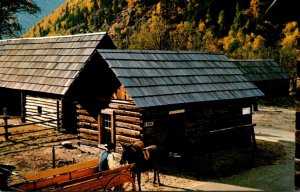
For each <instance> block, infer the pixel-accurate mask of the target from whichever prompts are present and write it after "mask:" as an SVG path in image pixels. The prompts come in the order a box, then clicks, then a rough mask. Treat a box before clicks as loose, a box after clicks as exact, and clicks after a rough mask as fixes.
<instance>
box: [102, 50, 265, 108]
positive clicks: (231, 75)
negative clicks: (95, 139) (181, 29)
mask: <svg viewBox="0 0 300 192" xmlns="http://www.w3.org/2000/svg"><path fill="white" fill-rule="evenodd" d="M98 52H99V53H100V55H101V56H102V58H103V59H104V60H105V61H106V62H107V64H108V65H109V67H110V68H111V69H112V71H113V72H114V73H115V75H116V76H117V78H118V79H119V80H120V82H121V83H122V84H123V85H124V87H125V88H126V90H127V91H128V93H129V95H130V96H131V97H132V99H133V101H134V102H135V103H136V105H137V106H138V107H140V108H145V107H153V106H164V105H173V104H183V103H195V102H206V101H217V100H231V99H241V98H251V97H258V96H263V93H262V92H261V91H260V90H259V89H258V88H257V87H256V86H255V85H254V84H253V83H251V82H249V81H248V80H247V79H246V78H245V77H244V75H243V73H242V72H241V71H240V70H239V69H238V68H237V67H236V66H235V65H234V64H233V63H232V62H231V61H229V60H228V59H227V57H225V56H224V55H222V54H212V53H204V52H189V51H179V52H177V51H134V50H131V51H130V50H98Z"/></svg>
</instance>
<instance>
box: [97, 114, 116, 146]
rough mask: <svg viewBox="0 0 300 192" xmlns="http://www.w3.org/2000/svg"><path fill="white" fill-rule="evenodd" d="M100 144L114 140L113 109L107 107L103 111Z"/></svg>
mask: <svg viewBox="0 0 300 192" xmlns="http://www.w3.org/2000/svg"><path fill="white" fill-rule="evenodd" d="M100 134H101V135H99V136H100V144H106V143H110V142H114V140H115V139H114V138H115V136H114V125H113V110H110V109H106V110H102V111H101V131H100Z"/></svg>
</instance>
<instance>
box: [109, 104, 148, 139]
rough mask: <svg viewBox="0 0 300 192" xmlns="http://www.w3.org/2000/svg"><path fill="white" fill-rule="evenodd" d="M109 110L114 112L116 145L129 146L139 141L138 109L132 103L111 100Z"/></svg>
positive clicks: (140, 130)
mask: <svg viewBox="0 0 300 192" xmlns="http://www.w3.org/2000/svg"><path fill="white" fill-rule="evenodd" d="M108 107H109V109H113V111H114V116H115V117H114V119H115V122H114V126H115V135H116V143H118V142H119V143H120V144H122V145H129V144H131V143H133V142H135V141H139V140H140V139H141V138H142V136H143V133H142V130H143V128H142V127H141V123H142V121H141V116H142V114H141V113H140V111H139V109H138V108H137V106H136V105H135V104H134V103H133V102H132V101H124V100H111V102H110V103H109V105H108Z"/></svg>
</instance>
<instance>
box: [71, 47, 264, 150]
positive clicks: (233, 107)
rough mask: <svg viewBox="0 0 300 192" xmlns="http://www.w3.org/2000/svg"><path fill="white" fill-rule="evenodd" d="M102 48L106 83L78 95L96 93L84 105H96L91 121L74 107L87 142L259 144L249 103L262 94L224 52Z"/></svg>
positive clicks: (164, 146)
mask: <svg viewBox="0 0 300 192" xmlns="http://www.w3.org/2000/svg"><path fill="white" fill-rule="evenodd" d="M98 53H99V61H98V62H99V65H97V66H98V67H99V69H98V72H96V71H94V72H95V73H97V74H98V76H99V78H100V79H99V81H98V82H97V83H95V87H94V89H96V90H98V89H101V90H102V91H101V96H100V97H99V98H97V96H96V95H93V94H85V95H81V97H82V98H84V97H87V96H91V95H93V98H89V99H83V100H85V101H95V100H98V101H97V102H94V103H92V104H88V103H87V104H86V106H93V107H94V108H95V107H99V108H98V109H96V110H95V112H97V111H98V116H97V119H94V121H93V123H95V124H93V127H89V123H87V122H89V120H88V121H87V116H89V114H88V111H85V110H82V106H80V105H77V114H80V115H82V117H81V116H80V115H79V118H78V122H77V124H78V130H79V132H80V133H79V134H80V142H82V143H83V144H88V145H94V146H96V145H98V146H99V145H101V144H105V143H107V142H114V143H116V144H121V145H130V144H131V143H133V142H135V141H139V140H143V141H144V143H145V144H146V145H150V144H157V145H159V146H160V149H161V150H163V151H166V152H172V153H179V154H182V153H183V151H184V150H185V149H186V148H190V149H194V148H196V147H198V148H199V146H203V148H207V146H208V145H209V146H211V148H219V147H225V146H232V145H241V144H245V145H250V144H253V143H255V136H254V130H253V128H254V126H255V124H253V123H252V103H253V102H255V99H256V98H257V97H261V96H263V93H262V92H261V91H260V90H259V89H258V88H257V87H256V86H255V85H254V84H253V83H252V82H250V81H249V80H248V79H246V78H245V77H244V74H243V73H242V72H241V71H240V70H239V69H238V68H237V67H236V66H235V65H234V64H233V62H232V61H230V60H228V59H227V58H226V57H225V56H224V55H223V54H219V53H208V52H192V51H147V50H143V51H141V50H104V49H99V50H98ZM86 75H88V74H86ZM95 75H96V74H95ZM82 78H84V77H83V76H82ZM86 79H87V77H86ZM82 82H83V81H82ZM87 91H88V90H87ZM95 103H98V105H96V104H95ZM96 123H97V126H98V127H97V129H98V130H96V129H95V126H94V125H96ZM97 137H98V138H97Z"/></svg>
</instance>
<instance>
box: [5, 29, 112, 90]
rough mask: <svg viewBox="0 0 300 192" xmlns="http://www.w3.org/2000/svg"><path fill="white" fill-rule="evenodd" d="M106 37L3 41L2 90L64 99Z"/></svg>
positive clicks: (93, 35)
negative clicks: (31, 92) (24, 91)
mask: <svg viewBox="0 0 300 192" xmlns="http://www.w3.org/2000/svg"><path fill="white" fill-rule="evenodd" d="M105 36H107V34H106V33H104V32H100V33H91V34H81V35H69V36H56V37H42V38H21V39H11V40H1V41H0V87H3V88H10V89H18V90H27V91H35V92H43V93H51V94H58V95H64V94H65V93H66V92H67V90H68V89H69V87H70V85H71V84H72V82H73V81H74V79H75V78H76V77H77V75H78V74H79V72H80V71H81V70H82V69H83V67H84V66H85V64H86V62H87V61H88V60H89V58H90V57H91V56H92V54H93V52H94V51H95V50H96V48H103V47H100V46H99V45H100V43H101V41H102V40H103V39H104V38H105Z"/></svg>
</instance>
